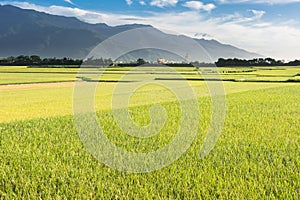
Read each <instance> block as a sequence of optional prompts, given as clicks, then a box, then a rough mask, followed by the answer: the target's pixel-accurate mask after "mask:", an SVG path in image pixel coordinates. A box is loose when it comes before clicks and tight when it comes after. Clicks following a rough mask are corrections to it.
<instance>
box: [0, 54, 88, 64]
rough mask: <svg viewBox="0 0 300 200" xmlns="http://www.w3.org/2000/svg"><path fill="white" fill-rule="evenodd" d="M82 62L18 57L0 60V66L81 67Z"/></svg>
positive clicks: (64, 59)
mask: <svg viewBox="0 0 300 200" xmlns="http://www.w3.org/2000/svg"><path fill="white" fill-rule="evenodd" d="M81 63H82V60H79V59H72V58H40V57H39V56H36V55H33V56H23V55H22V56H18V57H13V56H11V57H7V58H2V59H0V65H7V66H10V65H11V66H18V65H20V66H21V65H81Z"/></svg>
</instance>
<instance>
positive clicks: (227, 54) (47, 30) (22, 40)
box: [0, 5, 262, 61]
mask: <svg viewBox="0 0 300 200" xmlns="http://www.w3.org/2000/svg"><path fill="white" fill-rule="evenodd" d="M0 16H1V17H0V27H1V29H0V57H7V56H18V55H39V56H41V57H71V58H85V57H86V56H87V55H88V53H89V52H90V51H91V50H92V49H93V48H94V47H95V46H96V45H98V44H99V43H100V42H102V41H104V40H105V39H107V38H109V37H111V36H113V35H116V34H118V33H121V32H123V31H127V30H132V29H135V28H147V29H148V30H150V32H151V33H155V35H156V38H166V37H168V38H171V39H174V41H176V43H180V42H181V40H182V38H185V37H178V36H175V35H170V34H166V33H163V32H161V31H159V30H157V29H155V28H154V27H152V26H149V25H139V24H132V25H121V26H114V27H112V26H108V25H107V24H104V23H100V24H88V23H85V22H82V21H80V20H78V19H77V18H74V17H64V16H55V15H50V14H46V13H42V12H37V11H34V10H25V9H20V8H17V7H14V6H10V5H5V6H0ZM199 29H200V28H199ZM195 40H196V41H197V42H199V43H200V44H201V45H202V47H203V48H204V49H205V50H206V51H207V52H208V54H209V55H210V56H211V58H212V59H213V60H217V59H218V58H221V57H222V58H244V59H251V58H254V57H262V56H261V55H259V54H256V53H251V52H248V51H245V50H243V49H239V48H236V47H234V46H231V45H225V44H222V43H220V42H218V41H216V40H205V39H195ZM136 42H138V41H136ZM162 42H163V41H162ZM181 56H184V55H181ZM138 57H144V58H145V59H146V60H149V61H151V60H153V59H156V58H157V57H164V58H166V59H168V60H172V59H175V58H174V57H172V55H171V54H168V53H166V52H165V51H154V50H147V51H140V52H138V53H136V54H131V55H129V56H125V57H124V59H127V60H134V59H137V58H138Z"/></svg>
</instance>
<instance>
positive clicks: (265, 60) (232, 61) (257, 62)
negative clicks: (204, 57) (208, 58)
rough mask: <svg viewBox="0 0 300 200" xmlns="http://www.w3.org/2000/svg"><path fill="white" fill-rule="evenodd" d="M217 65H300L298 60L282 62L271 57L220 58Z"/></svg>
mask: <svg viewBox="0 0 300 200" xmlns="http://www.w3.org/2000/svg"><path fill="white" fill-rule="evenodd" d="M215 64H216V66H217V67H238V66H248V67H250V66H300V60H294V61H290V62H284V61H283V60H275V59H273V58H255V59H251V60H245V59H237V58H234V59H231V58H229V59H224V58H220V59H219V60H218V61H217V62H216V63H215Z"/></svg>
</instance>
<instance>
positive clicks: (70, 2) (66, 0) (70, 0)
mask: <svg viewBox="0 0 300 200" xmlns="http://www.w3.org/2000/svg"><path fill="white" fill-rule="evenodd" d="M63 1H64V2H67V3H69V4H72V5H75V4H74V3H73V2H72V0H63Z"/></svg>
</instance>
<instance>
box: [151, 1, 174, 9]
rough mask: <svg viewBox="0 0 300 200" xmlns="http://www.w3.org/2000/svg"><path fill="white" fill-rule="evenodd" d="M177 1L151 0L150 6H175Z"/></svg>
mask: <svg viewBox="0 0 300 200" xmlns="http://www.w3.org/2000/svg"><path fill="white" fill-rule="evenodd" d="M178 1H179V0H152V1H151V2H150V5H151V6H156V7H160V8H163V7H166V6H176V4H177V3H178Z"/></svg>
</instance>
